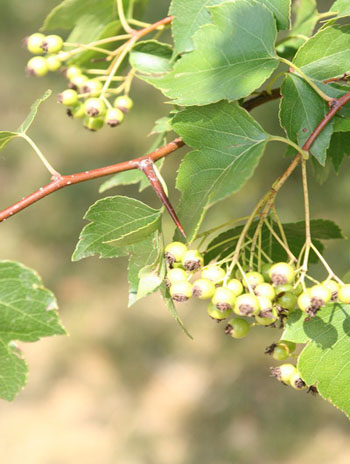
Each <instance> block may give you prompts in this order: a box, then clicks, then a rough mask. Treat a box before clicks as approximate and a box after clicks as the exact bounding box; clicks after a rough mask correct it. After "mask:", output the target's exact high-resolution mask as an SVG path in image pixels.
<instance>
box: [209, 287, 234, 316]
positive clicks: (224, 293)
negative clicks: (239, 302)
mask: <svg viewBox="0 0 350 464" xmlns="http://www.w3.org/2000/svg"><path fill="white" fill-rule="evenodd" d="M211 301H212V303H213V304H214V305H215V306H216V308H217V309H218V310H219V311H227V310H228V309H231V308H232V306H233V305H234V303H235V301H236V297H235V294H234V293H233V291H232V290H230V289H229V288H227V287H217V288H216V289H215V293H214V296H213V298H212V300H211Z"/></svg>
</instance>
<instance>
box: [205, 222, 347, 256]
mask: <svg viewBox="0 0 350 464" xmlns="http://www.w3.org/2000/svg"><path fill="white" fill-rule="evenodd" d="M257 225H258V221H255V222H253V224H252V225H251V228H250V229H249V232H248V237H252V236H253V235H254V232H255V230H256V227H257ZM271 225H272V227H273V229H274V231H275V232H276V234H277V235H279V236H280V233H279V228H278V225H277V224H276V223H274V222H273V223H272V224H271ZM310 228H311V235H312V238H313V242H314V244H315V246H316V247H317V248H318V250H320V251H321V252H322V251H323V249H324V247H323V245H322V243H321V242H320V240H330V239H343V238H344V235H343V233H342V231H341V229H340V228H339V227H338V226H337V225H336V224H335V223H334V222H332V221H328V220H324V219H313V220H312V221H311V222H310ZM242 229H243V226H238V227H235V228H234V229H230V230H227V231H225V232H222V233H221V234H219V235H218V236H217V237H215V238H214V239H213V240H212V241H211V242H210V243H209V244H208V246H207V252H206V254H205V262H206V264H207V263H209V262H210V261H212V260H214V259H218V260H221V259H223V258H226V256H228V255H229V254H231V253H232V252H233V251H234V250H235V247H236V245H237V242H238V238H239V235H240V234H241V232H242ZM283 230H284V233H285V235H286V238H287V242H288V245H289V248H290V250H291V252H292V253H293V254H294V256H298V255H299V253H300V251H301V249H302V247H303V245H304V243H305V222H304V221H300V222H293V223H287V224H283ZM261 233H262V235H261V247H262V249H263V251H265V253H267V254H268V256H269V257H270V258H271V259H272V260H273V261H275V262H279V261H286V260H287V259H288V256H287V253H286V252H285V250H284V249H283V247H282V246H281V245H280V244H279V243H278V241H277V240H276V239H275V238H274V237H273V236H272V235H271V233H270V231H269V229H268V228H267V227H266V226H265V225H264V226H263V227H262V231H261ZM246 257H247V259H249V258H250V248H249V246H248V247H247V248H246ZM317 261H318V258H317V256H316V255H315V253H313V252H312V253H311V254H310V262H312V263H316V262H317Z"/></svg>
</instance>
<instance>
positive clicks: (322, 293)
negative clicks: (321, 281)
mask: <svg viewBox="0 0 350 464" xmlns="http://www.w3.org/2000/svg"><path fill="white" fill-rule="evenodd" d="M310 296H311V301H312V304H313V305H314V306H318V307H319V308H320V307H321V306H324V305H326V304H327V303H329V302H330V301H331V298H332V292H331V291H330V290H329V289H328V288H327V287H325V286H324V285H314V286H313V287H311V288H310Z"/></svg>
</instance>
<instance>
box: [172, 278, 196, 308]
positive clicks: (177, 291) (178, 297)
mask: <svg viewBox="0 0 350 464" xmlns="http://www.w3.org/2000/svg"><path fill="white" fill-rule="evenodd" d="M169 291H170V296H171V298H172V299H173V300H174V301H178V302H179V303H183V302H185V301H187V300H189V299H190V298H191V296H192V284H191V283H190V282H188V281H187V280H178V281H176V282H174V283H173V284H171V286H170V290H169Z"/></svg>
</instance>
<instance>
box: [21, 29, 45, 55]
mask: <svg viewBox="0 0 350 464" xmlns="http://www.w3.org/2000/svg"><path fill="white" fill-rule="evenodd" d="M44 40H45V36H44V34H40V33H39V32H36V33H35V34H32V35H30V36H29V37H27V38H26V39H25V44H26V46H27V50H28V51H29V52H30V53H33V55H40V54H41V53H42V52H43V49H42V48H41V46H42V44H43V42H44Z"/></svg>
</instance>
